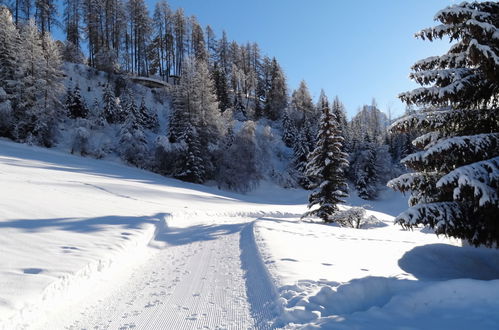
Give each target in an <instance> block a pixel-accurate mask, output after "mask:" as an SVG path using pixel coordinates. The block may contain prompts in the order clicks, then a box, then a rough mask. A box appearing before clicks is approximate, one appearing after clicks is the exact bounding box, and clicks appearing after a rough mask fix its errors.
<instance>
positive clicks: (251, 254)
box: [41, 219, 275, 329]
mask: <svg viewBox="0 0 499 330" xmlns="http://www.w3.org/2000/svg"><path fill="white" fill-rule="evenodd" d="M241 221H242V222H241V223H235V224H213V225H197V226H192V227H188V228H169V229H167V230H166V231H165V232H163V233H160V234H158V236H157V237H156V241H157V242H162V243H163V242H164V243H163V244H166V247H163V248H162V249H160V250H159V251H158V252H157V253H155V254H154V255H153V257H151V258H150V259H149V260H147V261H146V262H145V263H144V264H143V265H141V266H140V267H138V268H136V269H134V270H133V271H132V272H131V274H130V276H129V277H128V278H127V280H126V281H125V282H124V283H117V284H116V285H113V287H112V288H109V290H106V291H108V292H105V293H102V296H100V297H92V298H90V299H88V298H87V299H86V301H84V302H82V303H79V306H80V308H68V311H65V312H64V313H62V314H63V315H60V314H59V315H58V316H57V317H58V319H57V320H51V321H49V322H48V323H45V324H43V325H41V328H53V329H55V328H66V329H269V328H271V326H270V322H269V321H270V320H271V319H272V317H273V316H274V315H273V309H272V306H273V304H272V301H273V299H274V298H275V297H274V296H273V291H272V289H271V287H272V286H271V285H270V282H269V278H268V275H267V273H266V271H265V269H264V268H263V264H262V263H261V259H260V257H259V254H258V250H257V247H256V244H255V242H254V237H253V223H252V222H248V221H249V219H247V220H246V221H244V220H243V219H241Z"/></svg>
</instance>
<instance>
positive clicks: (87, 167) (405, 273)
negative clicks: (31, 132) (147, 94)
mask: <svg viewBox="0 0 499 330" xmlns="http://www.w3.org/2000/svg"><path fill="white" fill-rule="evenodd" d="M0 182H1V184H2V186H1V189H0V328H2V329H18V328H20V329H22V328H28V329H59V328H73V329H81V328H95V327H96V328H124V329H126V328H146V329H159V328H161V329H179V328H203V327H207V328H229V329H232V328H257V329H267V328H272V327H276V326H280V327H286V328H300V327H304V326H305V327H311V328H313V327H322V328H325V329H331V328H334V329H336V328H345V329H351V328H359V329H391V328H401V327H409V328H415V329H442V328H453V329H468V328H470V327H473V328H475V329H497V327H498V325H499V317H498V315H499V314H497V310H499V280H497V279H499V252H498V251H496V250H489V249H475V248H470V247H465V248H463V247H460V244H459V242H456V241H451V240H448V239H445V238H438V237H436V236H435V235H434V234H432V233H430V232H427V231H426V230H415V231H403V230H401V228H400V227H398V226H394V225H393V224H392V220H393V216H394V215H396V214H397V212H398V211H399V210H400V209H403V208H404V207H405V200H404V198H403V197H401V196H400V195H397V194H393V193H391V192H388V191H387V192H385V194H386V195H383V197H384V198H387V199H385V200H380V201H376V202H372V203H370V204H371V210H370V211H368V214H370V215H375V216H376V217H377V218H378V219H380V220H381V221H382V222H381V223H380V224H379V225H378V226H376V227H371V228H370V229H362V230H354V229H348V228H339V227H335V226H325V225H322V224H318V223H309V222H303V221H300V220H299V215H300V214H302V213H303V212H304V211H305V208H306V206H305V201H306V199H307V192H305V191H302V190H285V189H282V188H279V187H276V186H274V185H273V184H270V183H264V184H262V185H261V186H260V187H259V188H258V189H257V190H255V191H253V192H251V193H249V194H247V195H238V194H234V193H227V192H223V191H220V190H217V189H215V188H211V187H207V186H200V185H193V184H188V183H184V182H180V181H177V180H173V179H168V178H164V177H161V176H159V175H155V174H152V173H150V172H146V171H142V170H138V169H135V168H130V167H126V166H123V165H120V164H119V163H113V162H109V161H103V160H93V159H89V158H81V157H75V156H71V155H68V154H64V153H60V152H57V151H53V150H48V149H41V148H37V147H30V146H26V145H20V144H15V143H11V142H8V141H5V140H0ZM349 202H350V203H351V204H353V205H362V204H365V203H364V202H363V201H361V200H358V199H357V198H356V197H355V196H354V197H352V198H350V199H349Z"/></svg>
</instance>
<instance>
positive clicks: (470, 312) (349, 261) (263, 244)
mask: <svg viewBox="0 0 499 330" xmlns="http://www.w3.org/2000/svg"><path fill="white" fill-rule="evenodd" d="M351 200H353V201H356V199H355V197H353V198H351ZM393 200H394V201H399V202H403V203H404V204H405V201H404V200H403V198H396V199H393ZM389 204H390V203H389V202H387V201H382V200H378V201H375V202H373V203H371V206H372V209H373V210H371V211H368V212H367V214H368V215H375V216H376V217H377V218H379V219H382V220H383V221H384V223H385V226H383V227H381V226H380V227H374V228H370V229H365V230H362V229H351V228H341V227H337V226H328V225H323V224H318V223H307V222H302V221H300V220H299V219H298V218H293V217H289V218H279V219H278V218H271V217H267V218H261V219H260V220H259V221H257V223H256V224H255V237H256V241H257V244H258V247H259V249H260V252H261V254H262V258H263V259H264V262H265V264H266V265H267V267H268V269H269V272H270V273H271V276H272V277H273V278H274V281H275V283H276V286H277V288H278V292H279V296H280V297H279V303H280V304H281V309H282V313H281V315H280V317H278V318H277V319H276V320H275V325H276V326H279V327H285V328H307V329H312V328H325V329H366V328H369V329H393V328H397V329H398V328H406V327H407V328H416V329H442V328H452V329H469V328H477V329H497V326H498V325H499V314H497V310H499V309H498V308H499V280H497V279H499V251H498V250H491V249H485V248H479V249H477V248H473V247H461V246H460V245H461V243H460V242H459V241H457V240H450V239H446V238H444V237H437V236H436V235H434V234H433V233H429V232H428V231H427V230H423V229H416V230H414V231H404V230H402V229H401V228H400V227H399V226H395V225H393V216H390V215H387V214H383V213H380V212H377V211H374V210H376V206H380V208H381V209H383V210H387V211H393V210H396V209H397V208H398V207H400V206H399V205H389ZM395 213H396V212H394V214H395Z"/></svg>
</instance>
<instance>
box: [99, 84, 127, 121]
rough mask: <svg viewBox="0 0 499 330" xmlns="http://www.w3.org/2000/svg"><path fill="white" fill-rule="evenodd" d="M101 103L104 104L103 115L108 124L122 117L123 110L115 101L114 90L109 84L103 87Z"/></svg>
mask: <svg viewBox="0 0 499 330" xmlns="http://www.w3.org/2000/svg"><path fill="white" fill-rule="evenodd" d="M102 103H103V104H104V108H103V116H104V118H105V119H106V121H107V122H108V123H109V124H115V123H119V122H120V121H121V118H122V113H123V110H122V109H121V105H120V104H119V103H118V102H117V98H116V96H115V95H114V91H113V89H112V88H111V86H110V85H109V84H107V85H106V87H105V88H104V93H103V94H102Z"/></svg>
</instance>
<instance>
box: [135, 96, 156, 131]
mask: <svg viewBox="0 0 499 330" xmlns="http://www.w3.org/2000/svg"><path fill="white" fill-rule="evenodd" d="M139 118H140V125H141V126H142V127H144V128H147V129H150V130H156V129H157V128H158V126H159V122H158V115H157V113H156V112H152V111H151V110H149V109H148V108H147V106H146V102H145V100H144V98H142V100H141V102H140V106H139Z"/></svg>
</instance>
